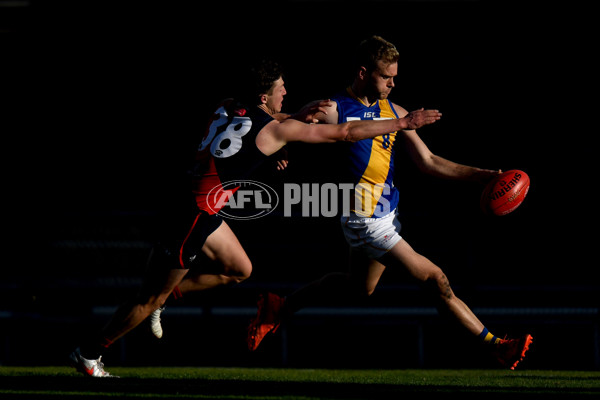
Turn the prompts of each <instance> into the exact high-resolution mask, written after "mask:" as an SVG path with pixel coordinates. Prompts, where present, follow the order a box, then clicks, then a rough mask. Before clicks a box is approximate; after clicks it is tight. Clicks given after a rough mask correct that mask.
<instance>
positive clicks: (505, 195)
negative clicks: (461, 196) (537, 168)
mask: <svg viewBox="0 0 600 400" xmlns="http://www.w3.org/2000/svg"><path fill="white" fill-rule="evenodd" d="M529 184H530V181H529V175H527V174H526V173H525V172H524V171H521V170H518V169H513V170H510V171H506V172H503V173H501V174H500V175H498V176H497V177H495V178H494V179H492V180H491V182H489V183H488V184H487V185H486V187H485V189H484V190H483V193H482V194H481V209H482V210H483V211H484V212H485V213H487V214H493V215H498V216H500V215H506V214H509V213H511V212H513V211H514V210H515V209H516V208H517V207H519V206H520V205H521V203H523V200H525V196H527V192H529Z"/></svg>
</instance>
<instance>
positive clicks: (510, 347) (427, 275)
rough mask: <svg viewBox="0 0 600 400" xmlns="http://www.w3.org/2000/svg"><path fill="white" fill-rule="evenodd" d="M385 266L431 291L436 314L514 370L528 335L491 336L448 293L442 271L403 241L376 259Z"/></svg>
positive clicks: (524, 349) (521, 357)
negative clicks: (401, 268) (450, 319)
mask: <svg viewBox="0 0 600 400" xmlns="http://www.w3.org/2000/svg"><path fill="white" fill-rule="evenodd" d="M380 261H381V262H383V263H385V264H386V265H388V266H391V265H394V264H397V263H398V262H399V263H401V264H402V265H403V266H404V267H405V268H406V269H407V270H408V272H409V273H410V274H411V275H412V276H414V277H415V278H416V279H417V280H419V281H420V282H423V283H424V284H425V287H426V288H427V289H428V290H431V291H432V292H433V294H434V295H435V296H437V300H438V308H439V310H440V312H443V313H447V314H449V315H451V316H453V317H454V318H455V319H456V321H458V323H459V324H461V325H462V326H463V327H465V328H466V329H467V331H469V332H471V333H472V334H473V335H475V336H476V337H479V338H480V339H481V340H482V341H483V342H484V343H487V344H489V345H490V346H491V347H490V353H491V354H492V355H493V356H494V357H495V358H496V359H497V360H498V362H499V363H500V364H502V365H503V366H506V367H508V368H510V369H515V367H516V366H517V364H518V363H519V362H520V361H521V360H522V359H523V358H524V357H525V353H526V352H527V351H528V350H529V346H530V345H531V343H532V342H533V338H532V337H531V335H524V336H523V337H521V338H518V339H500V338H498V337H496V336H494V335H493V334H491V333H490V332H489V331H488V330H487V328H486V327H485V326H484V325H483V323H482V322H481V321H480V320H479V318H477V316H476V315H475V314H474V313H473V311H471V309H470V308H469V307H468V306H467V305H466V304H465V303H464V302H463V301H462V300H461V299H459V298H458V297H456V295H455V294H454V292H453V291H452V288H451V287H450V283H449V282H448V278H447V277H446V275H445V274H444V273H443V271H442V270H441V269H440V268H439V267H437V266H436V265H435V264H434V263H432V262H431V261H430V260H429V259H427V258H426V257H423V256H422V255H420V254H418V253H417V252H416V251H414V250H413V249H412V247H411V246H410V245H409V244H408V243H407V242H406V241H405V240H401V241H400V242H398V243H397V244H396V245H395V246H394V247H393V248H392V249H391V250H390V251H389V252H388V253H386V254H385V255H384V256H383V257H381V258H380Z"/></svg>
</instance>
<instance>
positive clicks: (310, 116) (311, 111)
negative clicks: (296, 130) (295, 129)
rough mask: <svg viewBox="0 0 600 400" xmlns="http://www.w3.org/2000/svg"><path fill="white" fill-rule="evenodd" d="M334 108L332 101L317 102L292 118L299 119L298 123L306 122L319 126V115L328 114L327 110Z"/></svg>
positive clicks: (303, 108) (311, 103)
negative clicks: (317, 116)
mask: <svg viewBox="0 0 600 400" xmlns="http://www.w3.org/2000/svg"><path fill="white" fill-rule="evenodd" d="M331 106H333V102H332V101H331V100H329V99H328V100H315V101H312V102H310V103H308V104H307V105H305V106H304V107H302V109H301V110H300V111H298V112H297V113H296V114H294V115H293V116H292V118H294V119H297V120H298V121H302V122H306V123H307V124H311V123H314V124H317V123H319V120H318V119H317V118H315V117H316V115H317V114H318V113H323V114H327V109H328V108H329V107H331Z"/></svg>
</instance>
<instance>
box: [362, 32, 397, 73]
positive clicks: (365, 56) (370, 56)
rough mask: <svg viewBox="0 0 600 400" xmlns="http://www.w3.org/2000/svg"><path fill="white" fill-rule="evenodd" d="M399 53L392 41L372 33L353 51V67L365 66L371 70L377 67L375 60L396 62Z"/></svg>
mask: <svg viewBox="0 0 600 400" xmlns="http://www.w3.org/2000/svg"><path fill="white" fill-rule="evenodd" d="M399 57H400V53H399V52H398V50H397V49H396V46H394V45H393V44H392V43H390V42H388V41H387V40H385V39H384V38H382V37H381V36H377V35H373V36H371V37H370V38H368V39H366V40H363V41H362V42H361V43H360V45H359V46H358V49H357V51H356V53H355V60H354V63H355V67H356V68H360V67H365V68H366V69H367V70H368V71H372V70H374V69H375V68H376V67H377V61H383V62H384V63H386V64H392V63H395V62H398V58H399Z"/></svg>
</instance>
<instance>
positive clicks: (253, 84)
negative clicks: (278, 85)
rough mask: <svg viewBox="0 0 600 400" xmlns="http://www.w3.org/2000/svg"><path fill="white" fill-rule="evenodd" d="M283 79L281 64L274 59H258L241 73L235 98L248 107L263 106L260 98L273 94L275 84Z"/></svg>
mask: <svg viewBox="0 0 600 400" xmlns="http://www.w3.org/2000/svg"><path fill="white" fill-rule="evenodd" d="M282 77H283V69H282V68H281V65H280V64H279V62H277V61H276V60H275V59H272V58H257V59H256V61H254V62H252V63H249V64H247V67H246V68H244V69H243V70H242V71H240V76H239V78H241V79H240V81H239V83H238V85H237V86H238V87H237V90H236V93H234V94H235V96H234V97H235V98H236V99H239V100H240V101H242V103H244V104H246V105H247V106H254V105H258V104H261V102H260V96H261V95H263V94H272V91H271V90H272V88H273V84H274V83H275V81H276V80H278V79H279V78H282Z"/></svg>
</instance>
